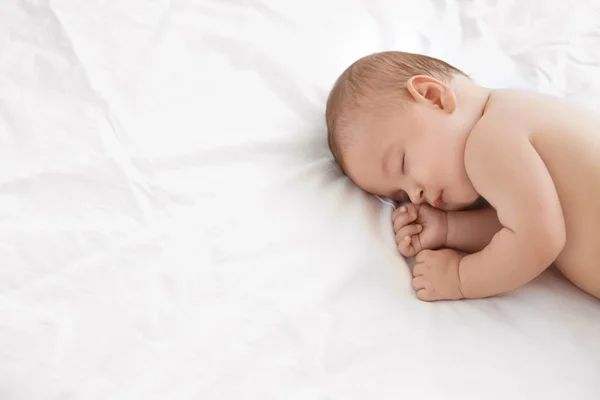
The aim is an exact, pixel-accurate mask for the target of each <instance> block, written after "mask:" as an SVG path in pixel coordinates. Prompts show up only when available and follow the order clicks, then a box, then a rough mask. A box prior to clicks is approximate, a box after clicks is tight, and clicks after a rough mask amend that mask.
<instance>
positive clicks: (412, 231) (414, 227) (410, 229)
mask: <svg viewBox="0 0 600 400" xmlns="http://www.w3.org/2000/svg"><path fill="white" fill-rule="evenodd" d="M422 230H423V227H422V226H421V225H419V224H411V225H406V226H403V227H402V228H400V229H399V230H398V232H396V243H400V241H402V240H404V239H405V238H406V237H407V236H408V237H409V238H410V237H413V236H414V235H418V234H419V233H421V231H422Z"/></svg>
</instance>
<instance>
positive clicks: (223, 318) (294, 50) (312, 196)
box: [0, 0, 600, 400]
mask: <svg viewBox="0 0 600 400" xmlns="http://www.w3.org/2000/svg"><path fill="white" fill-rule="evenodd" d="M599 21H600V7H599V5H598V2H597V1H587V2H586V1H571V2H564V1H561V0H553V1H536V2H533V1H531V2H518V1H502V2H500V1H451V0H446V1H433V0H429V1H423V0H413V1H391V0H390V1H371V0H362V1H357V0H353V1H344V2H342V1H335V0H328V1H324V0H320V1H316V0H314V1H313V0H307V1H291V0H289V1H282V0H279V1H277V0H263V1H258V0H257V1H251V0H246V1H243V0H239V1H224V0H223V1H218V0H212V1H209V0H198V1H192V0H155V1H150V0H122V1H116V0H115V1H101V0H86V1H83V0H3V1H2V2H1V3H0V398H1V399H3V400H9V399H10V400H12V399H19V400H20V399H85V400H92V399H145V400H146V399H201V400H213V399H215V400H221V399H261V400H267V399H286V400H291V399H302V400H312V399H319V400H333V399H343V400H357V399H378V400H387V399H410V398H418V399H457V400H458V399H460V400H464V399H503V400H504V399H521V398H522V399H565V398H571V399H579V400H587V399H590V400H591V399H594V400H596V399H598V398H599V396H600V395H599V393H600V380H599V378H600V302H598V301H597V300H594V299H592V298H590V297H588V296H586V295H584V294H583V293H581V292H579V291H578V290H577V289H575V288H573V287H572V286H570V285H569V284H568V283H567V282H566V281H564V280H563V279H561V278H560V277H559V276H558V274H557V273H555V272H552V271H550V272H547V273H545V274H544V275H542V276H541V277H540V278H539V279H537V280H536V281H535V282H533V283H532V284H530V285H528V286H527V287H525V288H523V289H521V290H518V291H516V292H514V293H510V294H507V295H504V296H501V297H497V298H493V299H487V300H478V301H461V302H442V303H434V304H427V303H422V302H419V301H418V300H417V299H416V298H415V296H414V294H413V292H412V290H411V288H410V273H409V269H408V267H407V265H406V263H405V262H404V260H403V259H402V258H401V257H400V256H399V254H398V253H397V252H396V250H395V248H394V242H393V237H392V232H391V227H390V223H389V218H390V214H391V208H390V207H388V206H386V205H385V204H383V203H381V202H380V201H378V200H377V199H375V198H372V197H370V196H367V195H365V194H363V193H362V192H361V191H359V190H358V189H357V188H356V187H355V186H353V185H352V184H351V183H350V182H349V181H348V180H347V179H346V178H344V177H342V176H341V175H340V173H339V172H338V170H337V169H336V168H335V166H334V164H333V161H332V159H331V157H330V155H329V152H328V149H327V147H326V141H325V129H324V122H323V113H324V102H325V99H326V96H327V93H328V90H329V88H330V86H331V84H332V83H333V81H334V79H335V78H336V77H337V75H338V74H339V73H340V72H341V71H342V70H343V69H344V68H345V67H346V66H347V65H348V64H349V63H350V62H352V61H354V60H355V59H356V58H358V57H361V56H363V55H366V54H368V53H371V52H375V51H379V50H384V49H400V50H405V51H414V52H422V53H426V54H429V55H433V56H437V57H440V58H443V59H445V60H447V61H449V62H451V63H454V64H455V65H456V66H458V67H459V68H461V69H463V70H464V71H465V72H467V73H469V74H470V75H471V76H472V77H473V78H474V79H476V80H477V81H478V82H480V83H482V84H484V85H488V86H491V87H499V86H510V87H520V88H528V89H535V90H539V91H542V92H546V93H550V94H554V95H557V96H561V97H564V98H569V99H571V100H573V101H576V102H579V103H581V104H583V105H586V106H589V107H592V108H593V107H596V108H597V109H598V110H600V100H599V99H600V22H599ZM599 262H600V260H599Z"/></svg>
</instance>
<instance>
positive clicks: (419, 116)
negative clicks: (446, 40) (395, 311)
mask: <svg viewBox="0 0 600 400" xmlns="http://www.w3.org/2000/svg"><path fill="white" fill-rule="evenodd" d="M345 105H348V106H349V107H350V109H349V111H347V112H346V113H344V106H345ZM327 116H328V117H327V120H328V132H329V138H330V147H331V148H332V152H333V154H334V155H335V156H336V160H338V162H340V163H341V165H342V166H343V169H344V172H345V173H346V174H347V175H348V176H349V177H350V178H351V179H352V180H353V181H354V182H355V183H356V184H357V185H358V186H360V187H361V188H362V189H364V190H365V191H367V192H370V193H373V194H376V195H379V196H387V197H390V198H393V199H394V200H396V201H400V202H406V201H410V202H411V203H412V205H408V206H405V207H402V208H399V209H398V210H396V211H394V213H393V216H392V219H393V229H394V233H395V238H396V242H397V244H398V249H399V251H400V252H401V253H402V254H403V255H405V256H412V255H416V261H417V263H416V264H415V266H414V268H413V280H412V286H413V288H414V289H415V291H416V294H417V297H418V298H419V299H421V300H425V301H434V300H446V299H460V298H465V297H466V298H482V297H489V296H494V295H497V294H500V293H505V292H508V291H511V290H514V289H516V288H519V287H521V286H523V285H525V284H527V283H528V282H529V281H531V280H533V279H534V278H536V277H537V276H538V275H539V274H541V273H542V272H543V271H544V270H545V269H546V268H548V266H550V265H551V264H552V263H554V264H556V265H557V267H558V268H559V270H560V271H562V272H563V274H564V275H565V276H566V277H567V278H568V279H569V280H570V281H571V282H573V283H574V284H575V285H577V286H578V287H580V288H581V289H583V290H584V291H586V292H587V293H589V294H591V295H592V296H595V297H597V298H600V246H598V244H600V243H599V241H600V239H599V238H600V202H599V201H598V198H599V197H600V118H599V117H597V116H595V115H594V114H593V113H592V112H591V111H587V110H585V109H583V108H581V107H577V106H575V105H573V104H569V103H567V102H564V101H562V100H560V99H556V98H551V97H547V96H543V95H539V94H534V93H525V92H520V91H514V90H490V89H487V88H484V87H481V86H479V85H477V84H476V83H475V82H473V81H472V80H471V79H469V78H468V77H467V76H466V75H464V74H463V73H462V72H461V71H459V70H457V69H455V68H454V69H453V67H451V66H449V65H447V64H444V63H443V62H441V61H440V60H435V59H432V58H430V57H427V56H422V55H415V54H410V53H400V52H384V53H379V54H375V55H371V56H367V57H365V58H363V59H361V60H359V61H358V62H357V63H355V64H353V65H352V66H351V67H349V69H348V70H347V72H344V74H342V76H341V77H340V80H339V81H338V82H337V83H336V85H335V86H334V89H333V90H332V95H331V96H330V99H329V100H328V109H327ZM336 118H338V119H336ZM336 121H337V122H336ZM340 149H342V150H341V151H340ZM480 198H483V199H485V200H486V201H487V203H489V205H490V206H491V208H487V209H480V210H471V211H461V210H465V208H469V206H470V205H472V204H474V203H475V202H476V201H477V200H478V199H480ZM440 227H441V228H440ZM442 247H445V248H443V249H440V250H435V249H439V248H442ZM430 249H431V250H430ZM451 249H458V250H462V251H463V252H466V253H470V254H467V255H464V254H463V253H459V252H456V251H454V250H451Z"/></svg>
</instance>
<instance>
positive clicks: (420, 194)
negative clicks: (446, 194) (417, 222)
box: [410, 188, 425, 204]
mask: <svg viewBox="0 0 600 400" xmlns="http://www.w3.org/2000/svg"><path fill="white" fill-rule="evenodd" d="M410 201H411V203H413V204H421V203H422V202H423V201H425V191H424V190H423V189H422V188H416V189H415V190H414V191H413V194H412V196H410Z"/></svg>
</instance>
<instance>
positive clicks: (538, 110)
mask: <svg viewBox="0 0 600 400" xmlns="http://www.w3.org/2000/svg"><path fill="white" fill-rule="evenodd" d="M485 115H486V116H488V117H491V118H492V119H493V121H492V123H494V124H497V125H498V126H499V129H498V130H497V131H495V132H496V133H500V132H502V131H503V130H504V132H505V134H506V135H524V136H525V138H526V139H527V140H528V141H529V142H530V143H531V144H532V145H533V148H534V149H535V150H536V151H537V153H538V154H539V156H540V157H541V159H542V160H543V162H544V165H545V167H546V169H547V170H548V172H549V174H550V176H551V177H552V181H553V183H554V187H555V190H556V193H557V195H558V199H559V201H560V206H561V210H562V214H563V216H564V224H565V228H566V242H565V244H564V247H563V249H562V251H560V254H559V255H558V258H557V259H556V262H555V263H556V266H557V267H558V269H559V270H560V271H561V272H562V273H563V274H564V275H565V276H566V277H567V278H568V279H569V280H570V281H571V282H573V283H574V284H575V285H577V286H578V287H580V288H581V289H583V290H584V291H586V292H587V293H589V294H591V295H593V296H595V297H598V298H600V201H599V199H600V119H599V118H598V117H597V116H596V115H594V114H593V113H591V112H589V111H587V110H584V109H582V108H580V107H575V106H574V105H571V104H569V103H566V102H564V101H562V100H559V99H555V98H552V97H546V96H541V95H538V94H532V93H522V92H517V91H511V90H498V91H494V92H492V94H491V96H490V100H489V102H488V105H487V107H486V111H485ZM507 162H511V161H510V160H507ZM531 211H533V212H535V211H536V210H531ZM534 216H535V214H534V215H532V217H534Z"/></svg>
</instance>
